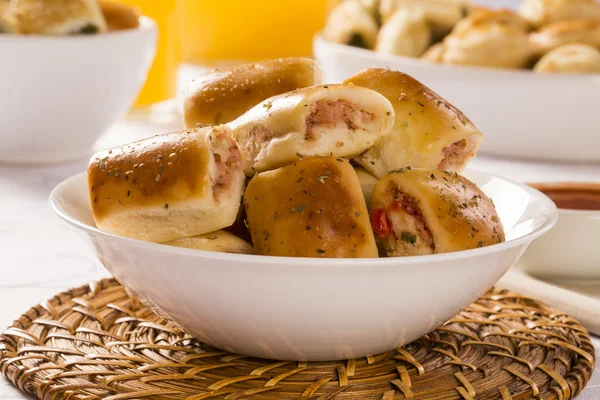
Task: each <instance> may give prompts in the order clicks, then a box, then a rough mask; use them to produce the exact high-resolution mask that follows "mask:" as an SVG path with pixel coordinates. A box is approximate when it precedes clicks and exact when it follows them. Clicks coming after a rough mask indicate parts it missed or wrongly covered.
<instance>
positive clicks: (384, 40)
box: [375, 9, 431, 57]
mask: <svg viewBox="0 0 600 400" xmlns="http://www.w3.org/2000/svg"><path fill="white" fill-rule="evenodd" d="M430 43H431V28H430V27H429V24H428V23H427V20H426V19H425V15H424V14H423V13H422V12H420V11H411V10H408V9H400V10H398V11H397V12H396V13H395V14H394V15H393V16H392V18H390V19H389V20H388V21H387V22H386V23H385V25H383V26H382V27H381V30H380V31H379V35H378V36H377V45H376V46H375V51H377V52H378V53H382V54H395V55H399V56H406V57H419V56H420V55H421V54H423V52H424V51H425V50H426V49H427V47H429V44H430Z"/></svg>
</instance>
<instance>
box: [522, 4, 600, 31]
mask: <svg viewBox="0 0 600 400" xmlns="http://www.w3.org/2000/svg"><path fill="white" fill-rule="evenodd" d="M519 13H520V14H521V15H522V16H523V18H525V19H526V20H527V21H528V22H529V23H530V24H531V25H533V26H535V27H536V28H539V27H542V26H544V25H548V24H551V23H553V22H558V21H567V20H574V19H600V4H598V3H597V2H596V1H595V0H523V2H522V3H521V6H520V7H519Z"/></svg>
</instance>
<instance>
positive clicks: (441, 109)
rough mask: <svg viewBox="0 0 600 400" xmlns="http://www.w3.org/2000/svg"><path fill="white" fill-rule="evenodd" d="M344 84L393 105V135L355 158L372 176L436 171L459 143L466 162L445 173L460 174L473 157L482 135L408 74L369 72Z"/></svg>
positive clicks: (370, 70) (382, 70)
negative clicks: (412, 169) (446, 153)
mask: <svg viewBox="0 0 600 400" xmlns="http://www.w3.org/2000/svg"><path fill="white" fill-rule="evenodd" d="M344 83H345V84H354V85H357V86H363V87H367V88H369V89H372V90H375V91H377V92H379V93H381V94H382V95H383V96H384V97H386V98H387V99H388V100H389V101H390V102H391V103H392V106H393V107H394V111H395V115H396V119H395V123H394V127H393V128H392V133H391V134H390V135H387V136H386V137H384V138H383V139H382V140H381V141H380V142H379V143H377V144H376V145H375V146H373V148H371V149H369V150H367V151H366V152H364V153H363V154H362V155H361V156H359V157H357V158H356V160H357V161H358V162H359V163H360V164H361V165H362V166H363V167H365V168H366V169H367V170H368V171H369V172H371V173H372V174H373V175H375V176H377V177H382V176H384V175H386V174H387V173H389V172H391V171H393V170H396V169H399V168H403V167H407V166H411V167H415V168H432V169H435V168H438V166H439V165H440V163H441V162H442V160H443V159H444V157H445V156H444V149H445V148H446V147H447V146H450V145H452V144H453V143H456V142H460V141H461V140H465V143H466V147H465V157H464V160H463V161H462V162H461V163H458V164H456V165H455V166H454V167H452V168H449V170H452V171H462V169H463V168H464V167H465V166H466V164H467V163H468V161H470V159H471V158H473V157H474V156H475V153H476V151H477V149H478V148H479V145H480V143H481V140H482V135H481V132H479V130H478V129H477V127H476V126H475V125H473V123H472V122H471V121H470V120H469V119H468V118H467V117H466V116H465V115H464V114H463V113H462V112H461V111H460V110H458V109H457V108H456V107H454V106H453V105H452V104H450V103H448V102H447V101H446V100H444V99H443V98H441V97H440V96H439V95H438V94H436V93H435V92H433V91H432V90H430V89H429V88H427V87H426V86H425V85H423V84H422V83H421V82H419V81H417V80H416V79H414V78H412V77H411V76H409V75H407V74H404V73H402V72H397V71H391V70H388V69H377V68H372V69H367V70H365V71H363V72H360V73H358V74H356V75H354V76H352V77H351V78H349V79H347V80H346V81H345V82H344Z"/></svg>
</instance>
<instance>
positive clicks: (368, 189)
mask: <svg viewBox="0 0 600 400" xmlns="http://www.w3.org/2000/svg"><path fill="white" fill-rule="evenodd" d="M354 171H355V172H356V176H358V181H359V182H360V188H361V190H362V192H363V196H364V198H365V203H367V206H369V204H371V197H372V196H373V190H375V185H377V178H376V177H375V176H374V175H372V174H370V173H369V172H368V171H367V170H366V169H364V168H362V167H354Z"/></svg>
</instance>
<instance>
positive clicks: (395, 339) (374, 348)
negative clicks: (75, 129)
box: [50, 172, 557, 361]
mask: <svg viewBox="0 0 600 400" xmlns="http://www.w3.org/2000/svg"><path fill="white" fill-rule="evenodd" d="M467 176H468V177H469V178H471V179H472V180H474V181H475V182H476V183H477V184H479V186H480V187H481V188H482V190H483V191H484V192H485V193H486V194H487V195H489V196H491V197H492V198H493V199H494V202H495V204H496V206H497V208H498V213H499V216H500V218H501V220H502V223H503V224H504V227H505V229H506V231H507V239H508V240H507V242H505V243H502V244H497V245H493V246H490V247H485V248H481V249H475V250H468V251H462V252H456V253H449V254H436V255H429V256H420V257H407V258H386V259H383V258H382V259H327V260H323V259H313V258H289V257H266V256H249V255H235V254H224V253H212V252H204V251H197V250H190V249H181V248H176V247H169V246H165V245H160V244H154V243H147V242H142V241H138V240H132V239H126V238H123V237H118V236H114V235H111V234H108V233H105V232H101V231H99V230H98V229H96V227H95V226H94V222H93V220H92V217H91V212H90V206H89V200H88V193H87V181H86V176H85V175H84V174H80V175H76V176H74V177H72V178H70V179H67V180H66V181H64V182H63V183H61V184H60V185H58V186H57V187H56V188H55V189H54V191H53V192H52V194H51V197H50V203H51V205H52V207H53V209H54V210H55V211H56V213H57V214H58V215H59V216H60V217H61V218H63V219H64V220H65V221H67V222H69V223H70V224H72V225H74V226H75V227H76V228H78V229H80V230H82V231H83V232H84V233H86V234H87V236H88V237H89V238H90V239H91V242H92V244H93V248H94V250H95V252H96V254H97V255H98V257H99V258H100V260H101V261H102V263H103V264H104V265H105V266H106V268H107V269H108V270H109V271H110V272H111V273H112V274H113V275H114V276H115V277H116V278H117V279H118V280H119V281H120V282H121V283H123V284H124V285H125V286H126V287H128V288H129V289H131V291H132V292H133V293H134V294H135V295H136V296H138V297H139V298H140V299H141V300H142V301H143V302H144V303H145V304H147V305H149V306H150V307H151V308H152V309H153V310H155V311H157V312H158V313H159V314H160V315H162V316H164V317H165V318H167V319H169V320H172V321H175V322H176V323H177V324H178V325H179V326H181V327H183V328H184V329H185V330H186V331H188V332H189V333H191V334H192V335H194V336H195V337H196V338H197V339H198V340H201V341H203V342H206V343H209V344H211V345H213V346H216V347H218V348H221V349H225V350H228V351H232V352H237V353H241V354H247V355H251V356H258V357H265V358H273V359H286V360H310V361H313V360H314V361H318V360H336V359H344V358H352V357H362V356H365V355H368V354H377V353H380V352H384V351H388V350H390V349H393V348H395V347H397V346H401V345H404V344H406V343H408V342H411V341H413V340H415V339H417V338H419V337H420V336H422V335H424V334H425V333H427V332H430V331H432V330H433V329H435V328H436V327H438V326H439V325H441V324H442V323H444V322H445V321H447V320H448V319H449V318H451V317H452V316H454V315H455V314H457V313H458V312H459V311H460V310H462V309H463V308H464V307H466V306H467V305H469V304H470V303H472V302H473V301H474V300H476V299H477V298H478V297H479V296H480V295H482V294H483V293H484V292H485V291H486V290H488V289H489V288H490V287H491V286H492V285H494V284H495V283H496V282H497V281H498V279H499V278H500V277H501V276H502V275H503V274H504V273H505V272H506V271H507V270H508V269H509V268H510V267H511V266H512V265H513V264H514V263H515V262H516V261H517V260H518V259H519V257H520V256H521V255H522V254H523V252H524V251H525V249H526V248H527V247H528V246H529V245H530V244H531V242H532V241H533V240H534V239H536V238H537V237H539V236H541V235H542V234H543V233H545V232H546V231H547V230H549V229H550V228H551V227H552V226H553V225H554V223H555V222H556V218H557V211H556V207H555V206H554V203H552V201H550V200H549V199H548V198H547V197H546V196H545V195H543V194H541V193H540V192H538V191H536V190H534V189H532V188H529V187H527V186H524V185H519V184H516V183H511V182H509V181H506V180H504V179H502V178H498V177H494V176H490V175H486V174H483V173H475V172H471V173H468V174H467Z"/></svg>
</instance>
